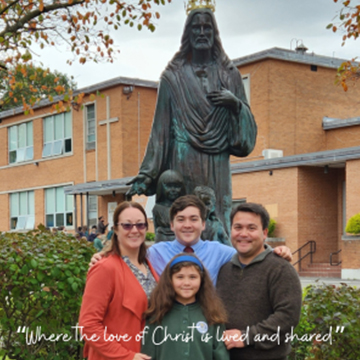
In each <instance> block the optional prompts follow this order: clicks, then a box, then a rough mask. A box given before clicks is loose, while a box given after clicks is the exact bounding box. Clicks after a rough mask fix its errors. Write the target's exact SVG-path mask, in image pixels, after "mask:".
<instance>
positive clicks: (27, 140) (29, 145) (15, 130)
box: [8, 121, 34, 164]
mask: <svg viewBox="0 0 360 360" xmlns="http://www.w3.org/2000/svg"><path fill="white" fill-rule="evenodd" d="M8 138H9V163H10V164H13V163H18V162H22V161H28V160H32V159H33V158H34V144H33V123H32V121H30V122H27V123H23V124H20V125H15V126H11V127H9V130H8Z"/></svg>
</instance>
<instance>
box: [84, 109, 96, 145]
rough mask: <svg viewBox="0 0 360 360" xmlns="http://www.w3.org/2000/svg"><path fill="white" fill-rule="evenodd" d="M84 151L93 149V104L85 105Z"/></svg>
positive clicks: (94, 127)
mask: <svg viewBox="0 0 360 360" xmlns="http://www.w3.org/2000/svg"><path fill="white" fill-rule="evenodd" d="M85 114H86V150H91V149H95V141H96V133H95V130H96V121H95V104H90V105H86V113H85Z"/></svg>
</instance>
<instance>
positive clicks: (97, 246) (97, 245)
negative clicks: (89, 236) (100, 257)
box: [94, 233, 104, 252]
mask: <svg viewBox="0 0 360 360" xmlns="http://www.w3.org/2000/svg"><path fill="white" fill-rule="evenodd" d="M101 237H102V235H101V234H100V233H97V234H96V238H95V239H94V247H95V249H96V250H97V252H99V251H101V250H102V249H103V247H104V245H103V242H102V239H101Z"/></svg>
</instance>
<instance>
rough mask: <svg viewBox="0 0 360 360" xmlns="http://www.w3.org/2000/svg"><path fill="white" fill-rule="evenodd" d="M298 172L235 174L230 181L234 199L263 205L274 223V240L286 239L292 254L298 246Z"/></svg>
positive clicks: (280, 171) (294, 170) (278, 171)
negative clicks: (278, 238) (242, 199)
mask: <svg viewBox="0 0 360 360" xmlns="http://www.w3.org/2000/svg"><path fill="white" fill-rule="evenodd" d="M297 179H298V171H297V168H289V169H282V170H275V171H273V174H272V175H269V172H268V171H259V172H254V173H246V174H237V175H234V176H233V178H232V188H233V199H241V198H246V201H247V202H255V203H260V204H262V205H264V206H265V207H266V208H267V210H268V211H269V213H270V216H271V218H273V219H275V220H276V222H277V225H276V230H275V236H276V237H281V238H285V241H286V245H287V246H288V247H289V248H290V249H291V250H292V251H295V250H296V249H297V248H298V247H299V246H298V226H297V224H298V214H297V203H298V193H297Z"/></svg>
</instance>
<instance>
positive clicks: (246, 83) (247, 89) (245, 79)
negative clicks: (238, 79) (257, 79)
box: [242, 75, 250, 104]
mask: <svg viewBox="0 0 360 360" xmlns="http://www.w3.org/2000/svg"><path fill="white" fill-rule="evenodd" d="M242 81H243V84H244V88H245V95H246V98H247V101H248V103H249V104H250V76H249V75H245V76H243V77H242Z"/></svg>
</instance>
